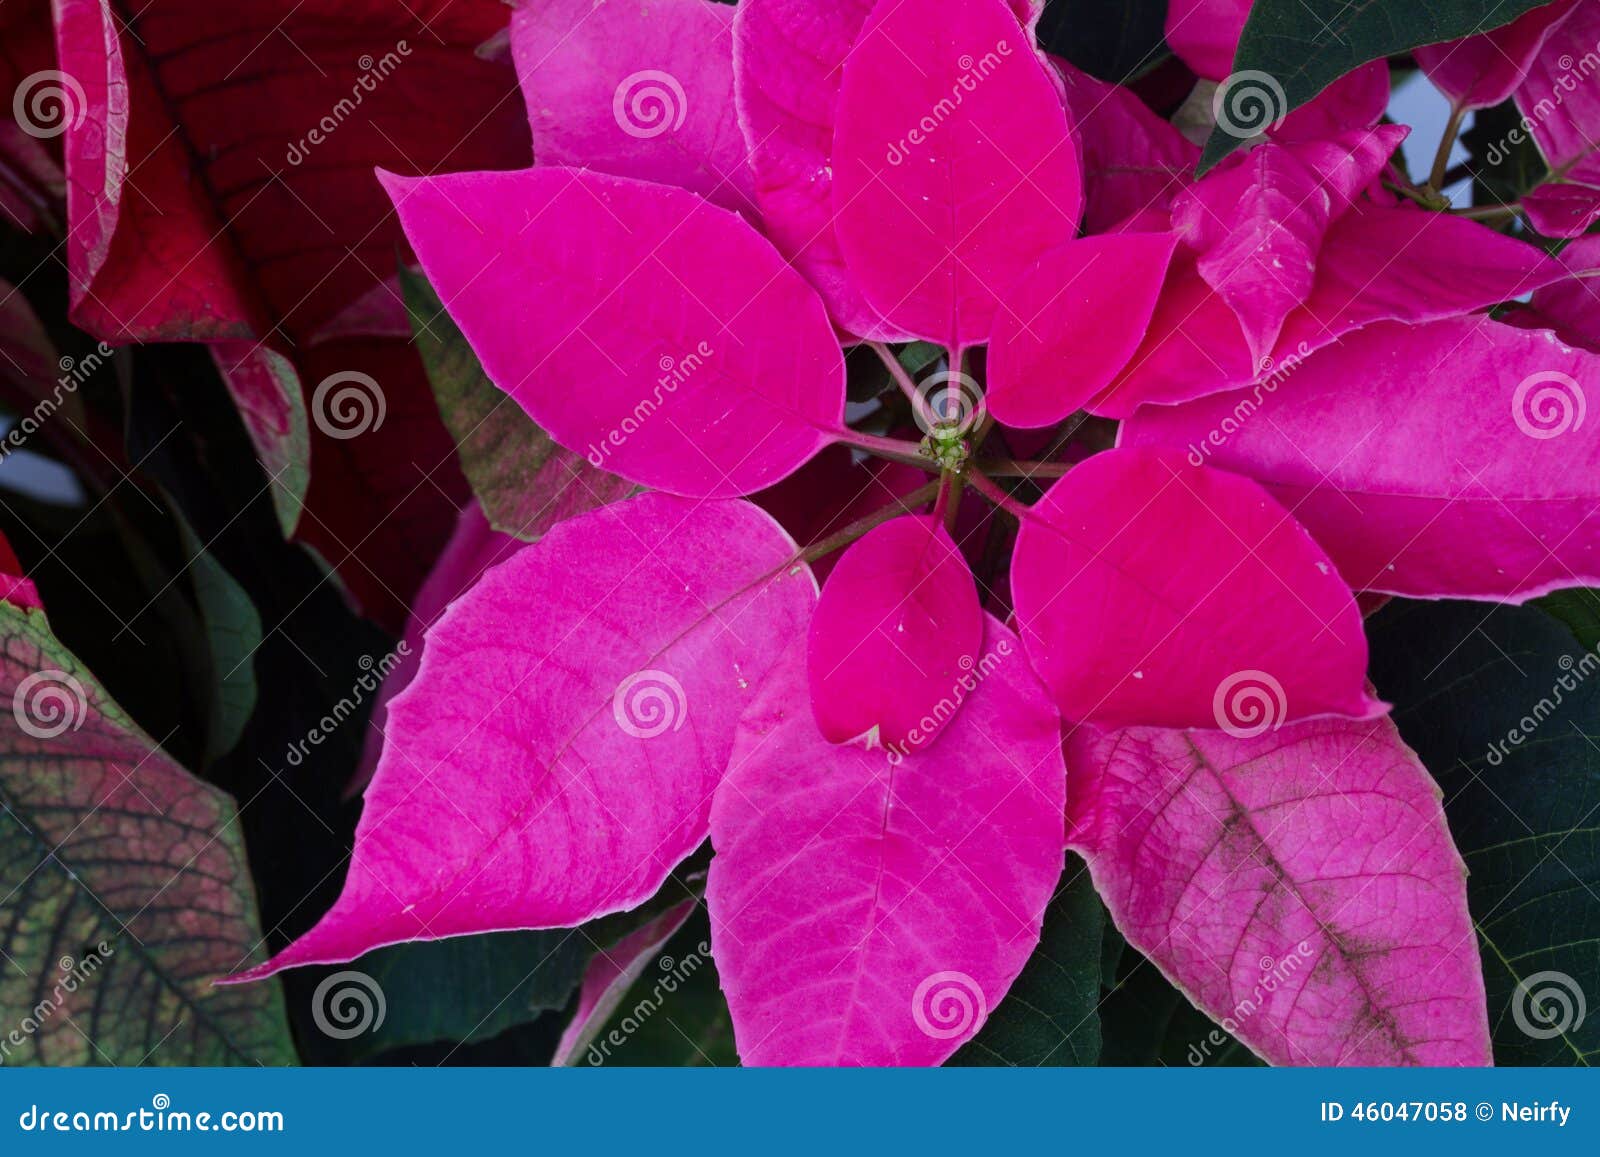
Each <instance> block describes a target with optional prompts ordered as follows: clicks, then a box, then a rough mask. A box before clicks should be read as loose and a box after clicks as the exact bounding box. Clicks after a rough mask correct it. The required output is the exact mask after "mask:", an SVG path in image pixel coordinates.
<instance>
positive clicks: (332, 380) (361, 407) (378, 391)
mask: <svg viewBox="0 0 1600 1157" xmlns="http://www.w3.org/2000/svg"><path fill="white" fill-rule="evenodd" d="M388 413H389V403H388V399H387V398H385V397H384V395H383V387H382V386H380V385H378V383H377V380H376V379H375V378H373V377H372V376H371V375H370V374H363V373H361V372H360V371H359V370H340V371H339V372H338V373H335V374H329V375H328V376H327V377H325V378H323V379H322V380H321V381H320V382H318V383H317V388H316V389H315V390H313V391H312V392H311V420H312V421H313V422H315V423H316V424H317V429H319V430H321V431H322V432H323V433H324V434H326V435H327V436H328V437H330V438H334V439H336V440H338V441H340V442H347V441H349V440H350V439H351V438H359V437H360V436H361V435H363V434H365V433H366V432H367V431H369V430H376V429H378V428H379V427H381V426H382V425H383V419H384V418H385V417H386V416H387V415H388Z"/></svg>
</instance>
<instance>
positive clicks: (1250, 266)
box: [1172, 125, 1407, 362]
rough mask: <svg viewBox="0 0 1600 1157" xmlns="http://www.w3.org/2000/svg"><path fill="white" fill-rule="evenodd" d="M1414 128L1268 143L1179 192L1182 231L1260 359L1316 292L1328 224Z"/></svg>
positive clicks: (1177, 221)
mask: <svg viewBox="0 0 1600 1157" xmlns="http://www.w3.org/2000/svg"><path fill="white" fill-rule="evenodd" d="M1406 133H1407V130H1406V129H1405V128H1404V127H1403V126H1400V125H1383V126H1380V127H1378V128H1375V129H1362V130H1356V131H1353V132H1350V133H1346V134H1343V135H1341V136H1340V137H1338V138H1336V139H1334V140H1331V141H1312V142H1297V143H1293V144H1286V145H1278V144H1267V145H1262V146H1260V147H1258V148H1255V149H1252V150H1250V151H1249V152H1247V153H1244V154H1242V155H1239V156H1238V157H1237V158H1236V159H1230V161H1229V162H1228V163H1226V164H1224V165H1223V166H1222V167H1219V168H1218V169H1216V170H1214V171H1213V172H1211V173H1209V174H1208V175H1207V176H1206V177H1205V179H1203V180H1202V181H1200V182H1199V183H1198V184H1197V185H1195V186H1194V187H1193V188H1190V189H1186V190H1184V191H1183V192H1182V193H1180V194H1179V195H1178V197H1177V198H1176V199H1175V200H1174V202H1173V206H1172V228H1173V231H1174V232H1176V233H1177V234H1178V235H1179V236H1180V237H1182V238H1183V241H1184V244H1185V245H1186V246H1187V247H1188V248H1190V249H1192V250H1194V251H1195V252H1196V253H1198V254H1199V260H1198V262H1197V263H1196V266H1195V269H1196V271H1197V272H1198V273H1199V274H1200V276H1201V278H1203V279H1204V280H1205V282H1206V284H1208V285H1210V286H1211V287H1212V288H1213V289H1215V290H1216V291H1217V293H1218V294H1220V295H1221V297H1222V299H1223V301H1225V302H1226V303H1227V304H1228V307H1229V308H1230V309H1232V310H1233V312H1234V314H1235V315H1236V316H1237V317H1238V318H1239V323H1240V325H1241V327H1242V328H1243V330H1244V334H1245V338H1246V341H1247V342H1248V343H1249V346H1250V350H1251V356H1252V358H1253V360H1255V361H1258V362H1259V361H1260V359H1261V358H1262V357H1264V356H1266V355H1267V354H1269V353H1270V352H1271V350H1272V349H1273V348H1274V346H1275V344H1276V342H1277V339H1278V335H1279V333H1280V331H1281V330H1282V328H1283V324H1284V320H1285V318H1286V317H1287V316H1288V315H1289V313H1290V311H1292V310H1293V309H1295V308H1296V307H1297V306H1300V305H1301V304H1303V303H1304V302H1305V301H1306V300H1307V299H1308V298H1309V297H1310V296H1311V291H1312V286H1313V283H1314V281H1315V278H1316V270H1317V255H1318V253H1319V252H1320V250H1321V248H1322V242H1323V237H1324V235H1325V234H1326V233H1327V230H1328V227H1329V226H1330V225H1331V224H1332V222H1333V221H1334V220H1335V219H1336V218H1338V217H1340V216H1342V215H1343V214H1344V213H1345V212H1347V211H1348V210H1349V209H1350V207H1351V204H1352V202H1353V201H1354V199H1355V197H1356V196H1357V195H1358V194H1359V193H1360V192H1361V190H1362V189H1364V188H1365V187H1366V186H1367V185H1369V184H1370V183H1371V182H1372V180H1373V178H1375V177H1376V176H1377V175H1378V173H1379V172H1381V171H1382V170H1383V167H1384V165H1385V164H1387V163H1388V160H1389V157H1390V155H1391V154H1392V153H1393V152H1394V150H1395V149H1396V148H1397V147H1398V146H1399V144H1400V142H1401V141H1402V140H1404V139H1405V136H1406Z"/></svg>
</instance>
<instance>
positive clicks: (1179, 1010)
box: [1100, 923, 1262, 1068]
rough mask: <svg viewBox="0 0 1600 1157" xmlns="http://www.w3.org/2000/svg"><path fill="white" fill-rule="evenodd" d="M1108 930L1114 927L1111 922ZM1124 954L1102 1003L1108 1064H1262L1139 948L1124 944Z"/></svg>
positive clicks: (1103, 1059)
mask: <svg viewBox="0 0 1600 1157" xmlns="http://www.w3.org/2000/svg"><path fill="white" fill-rule="evenodd" d="M1106 928H1107V930H1108V932H1111V931H1114V929H1113V928H1112V926H1111V924H1110V923H1107V925H1106ZM1117 941H1118V943H1120V942H1121V937H1120V936H1119V937H1117ZM1118 958H1119V959H1118V970H1117V973H1116V980H1115V983H1114V984H1108V987H1109V988H1110V991H1109V992H1107V993H1106V995H1105V997H1104V999H1103V1001H1102V1003H1101V1005H1100V1024H1101V1032H1102V1034H1103V1035H1104V1038H1105V1043H1104V1046H1103V1047H1102V1049H1101V1053H1100V1063H1101V1064H1102V1065H1107V1066H1126V1065H1144V1066H1148V1065H1164V1066H1170V1067H1174V1068H1176V1067H1178V1066H1181V1065H1188V1066H1190V1067H1192V1068H1202V1067H1210V1068H1216V1067H1238V1066H1259V1065H1260V1064H1261V1063H1262V1062H1261V1060H1260V1058H1258V1057H1257V1056H1256V1055H1255V1054H1254V1053H1252V1052H1251V1051H1250V1050H1249V1049H1247V1048H1245V1047H1244V1045H1242V1044H1240V1043H1239V1042H1238V1041H1237V1040H1235V1039H1234V1038H1233V1036H1232V1034H1230V1033H1229V1032H1227V1030H1225V1029H1223V1028H1221V1027H1219V1026H1218V1025H1217V1024H1216V1022H1215V1021H1213V1020H1212V1019H1211V1018H1210V1017H1208V1016H1206V1014H1205V1013H1203V1012H1201V1011H1200V1010H1199V1009H1197V1008H1195V1006H1194V1005H1193V1004H1191V1003H1190V1002H1189V1000H1188V999H1187V998H1186V997H1185V996H1184V995H1183V993H1181V992H1179V991H1178V990H1177V989H1176V988H1174V987H1173V986H1172V984H1171V983H1170V982H1169V981H1168V980H1167V978H1166V977H1164V976H1162V975H1161V971H1160V970H1159V969H1158V968H1156V966H1155V965H1154V964H1151V963H1150V961H1149V960H1147V959H1146V958H1145V957H1144V956H1142V955H1140V954H1139V952H1138V951H1137V950H1135V949H1133V948H1131V947H1127V946H1125V945H1124V946H1123V947H1122V950H1121V951H1120V952H1119V953H1118ZM1108 981H1109V977H1108Z"/></svg>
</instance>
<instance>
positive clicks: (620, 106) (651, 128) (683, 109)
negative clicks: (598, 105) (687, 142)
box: [611, 68, 689, 141]
mask: <svg viewBox="0 0 1600 1157" xmlns="http://www.w3.org/2000/svg"><path fill="white" fill-rule="evenodd" d="M611 115H612V116H613V117H615V118H616V121H617V127H618V128H619V129H621V130H622V131H623V132H625V133H627V134H628V135H629V136H630V137H636V138H637V139H639V140H641V141H647V140H650V139H651V138H652V137H659V136H660V135H661V134H663V133H670V132H676V131H677V130H678V129H680V128H682V127H683V118H684V117H686V116H688V115H689V98H688V97H687V96H686V95H684V91H683V85H682V84H680V83H679V82H678V78H677V77H675V76H673V75H672V74H671V73H670V72H662V71H661V70H660V69H657V68H647V69H644V70H643V71H641V72H634V73H630V74H629V75H627V76H625V77H623V78H622V80H621V81H619V82H618V84H617V87H616V90H615V91H614V92H613V93H612V94H611Z"/></svg>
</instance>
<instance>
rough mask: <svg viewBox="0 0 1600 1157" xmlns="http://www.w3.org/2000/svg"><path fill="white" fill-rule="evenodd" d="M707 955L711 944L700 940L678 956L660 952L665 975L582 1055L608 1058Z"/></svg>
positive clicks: (594, 1059) (601, 1061) (595, 1060)
mask: <svg viewBox="0 0 1600 1157" xmlns="http://www.w3.org/2000/svg"><path fill="white" fill-rule="evenodd" d="M710 955H711V945H709V944H707V943H706V942H705V941H704V940H702V941H700V943H699V944H696V945H695V950H694V951H693V952H691V953H689V954H688V955H687V956H685V957H684V958H683V959H681V960H674V959H673V958H672V957H670V956H663V957H661V959H659V960H658V961H656V964H657V966H658V967H659V968H660V969H661V971H662V973H663V974H664V975H662V976H658V977H657V978H656V982H655V983H654V984H653V985H651V987H650V992H649V994H648V995H646V996H643V997H641V998H640V999H639V1000H638V1001H636V1002H635V1003H634V1006H633V1007H632V1008H630V1009H629V1010H628V1011H627V1012H626V1013H624V1014H623V1017H622V1020H621V1021H620V1022H618V1024H617V1025H616V1027H614V1028H612V1029H611V1031H609V1032H608V1033H606V1035H605V1036H603V1037H601V1038H600V1039H599V1040H597V1041H595V1042H594V1043H593V1044H591V1045H590V1046H589V1051H588V1052H587V1053H586V1054H584V1059H585V1060H586V1061H588V1062H589V1063H590V1064H591V1065H603V1064H605V1063H606V1062H607V1061H608V1060H610V1059H611V1050H612V1049H617V1048H621V1047H622V1046H623V1044H625V1043H626V1042H627V1040H628V1038H629V1037H630V1036H632V1035H633V1034H634V1033H636V1032H638V1031H639V1030H640V1029H641V1028H643V1027H644V1023H645V1022H646V1021H647V1020H649V1019H650V1018H651V1017H652V1016H654V1015H655V1014H656V1013H658V1012H660V1011H661V1006H662V1005H663V1004H665V1003H666V999H667V997H669V996H671V995H672V994H673V993H675V992H677V991H678V988H679V986H680V985H682V984H684V983H686V982H687V981H688V979H689V978H690V977H691V976H693V975H694V974H695V973H696V972H699V971H700V969H701V968H703V967H705V963H706V959H707V958H708V957H709V956H710Z"/></svg>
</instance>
